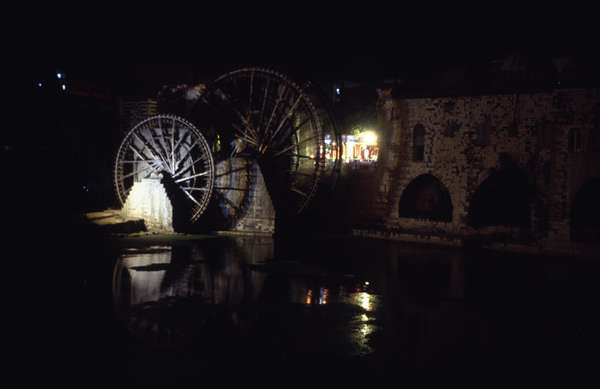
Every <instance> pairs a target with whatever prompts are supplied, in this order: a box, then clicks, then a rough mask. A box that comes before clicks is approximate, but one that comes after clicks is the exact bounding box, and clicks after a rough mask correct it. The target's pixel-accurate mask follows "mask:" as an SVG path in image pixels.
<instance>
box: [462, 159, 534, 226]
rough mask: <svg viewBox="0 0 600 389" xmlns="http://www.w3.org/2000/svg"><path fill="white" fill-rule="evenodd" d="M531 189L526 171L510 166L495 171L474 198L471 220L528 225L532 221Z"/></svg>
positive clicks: (474, 222)
mask: <svg viewBox="0 0 600 389" xmlns="http://www.w3.org/2000/svg"><path fill="white" fill-rule="evenodd" d="M530 194H531V190H530V187H529V182H528V179H527V176H526V175H525V173H523V172H522V171H520V170H519V169H517V168H507V169H502V170H500V171H496V172H494V173H492V174H491V175H490V176H489V177H488V178H486V179H485V181H483V182H482V183H481V185H480V186H479V188H478V189H477V191H476V192H475V194H474V195H473V197H472V198H471V204H470V206H469V219H468V224H469V225H470V226H473V227H475V228H479V227H485V226H515V227H525V226H527V225H528V224H529V216H530V212H529V211H530V210H529V208H530V206H529V203H530V201H529V199H530Z"/></svg>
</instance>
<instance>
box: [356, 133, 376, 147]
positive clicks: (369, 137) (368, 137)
mask: <svg viewBox="0 0 600 389" xmlns="http://www.w3.org/2000/svg"><path fill="white" fill-rule="evenodd" d="M359 137H360V139H361V140H362V142H363V143H365V144H366V145H369V146H374V145H376V144H377V134H376V133H375V132H373V131H365V132H363V133H362V134H360V135H359Z"/></svg>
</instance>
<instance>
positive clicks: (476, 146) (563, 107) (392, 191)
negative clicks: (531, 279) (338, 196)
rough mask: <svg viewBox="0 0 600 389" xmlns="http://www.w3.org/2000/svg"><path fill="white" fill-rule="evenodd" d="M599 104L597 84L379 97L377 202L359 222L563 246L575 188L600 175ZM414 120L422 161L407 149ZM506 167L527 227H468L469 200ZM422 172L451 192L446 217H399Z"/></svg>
mask: <svg viewBox="0 0 600 389" xmlns="http://www.w3.org/2000/svg"><path fill="white" fill-rule="evenodd" d="M599 107H600V90H599V89H586V90H584V89H572V90H555V91H553V92H546V93H529V94H503V95H488V96H463V97H441V98H394V97H392V96H391V94H390V93H387V94H385V93H384V94H381V98H380V101H379V102H378V117H379V123H380V130H381V136H380V139H381V152H380V159H379V162H378V164H379V165H378V172H377V175H376V178H375V179H374V182H373V183H372V187H371V191H372V192H371V196H372V197H373V199H374V200H375V201H374V202H373V204H372V205H371V206H370V207H369V208H364V209H363V210H362V211H363V214H364V217H363V220H362V223H361V224H362V226H361V228H362V229H363V230H365V229H378V230H383V231H396V232H398V233H400V234H405V233H413V234H425V235H430V236H440V235H446V236H460V237H465V236H474V235H475V236H481V235H487V236H496V237H498V236H499V235H503V236H504V237H505V238H506V237H508V239H512V240H518V239H521V240H524V241H526V242H527V244H534V243H535V244H543V245H549V244H552V245H568V244H569V242H570V237H569V235H570V234H569V225H570V209H571V207H572V206H573V204H572V202H573V198H574V196H575V193H577V191H578V190H579V189H580V188H581V187H582V186H583V185H584V184H585V183H586V182H588V181H589V180H590V179H592V178H594V177H599V176H600V152H599V150H598V149H597V147H596V146H594V142H597V141H595V139H597V134H598V131H600V126H599V123H600V120H599V117H600V113H599V112H600V108H599ZM417 126H423V127H424V129H425V152H424V158H423V160H422V161H419V160H415V152H414V150H413V130H414V129H415V127H417ZM573 129H576V130H573ZM570 131H577V132H578V133H579V136H580V146H579V147H576V146H575V145H573V144H571V145H570V144H569V143H570V141H569V138H570ZM571 138H572V135H571ZM571 143H573V139H571ZM507 163H509V164H511V167H512V168H514V169H515V171H517V170H518V171H520V172H522V173H523V174H524V176H526V177H527V181H528V186H529V187H530V189H531V192H530V195H529V196H528V198H527V203H528V210H529V215H528V220H529V223H528V225H527V226H523V225H521V226H518V227H514V226H511V227H506V226H500V225H498V226H487V227H485V228H474V227H472V226H470V223H469V221H470V217H471V216H472V215H469V210H470V206H471V205H472V204H471V203H472V201H473V198H474V196H475V195H476V193H477V191H478V190H480V188H481V187H482V184H483V183H484V182H485V181H486V179H488V178H489V177H490V176H493V175H494V174H497V173H498V172H502V171H503V169H505V168H506V164H507ZM422 175H431V176H433V177H435V178H436V179H437V180H439V182H441V183H442V185H443V186H444V187H445V188H446V189H447V190H448V193H449V195H450V198H451V202H452V218H451V220H450V221H433V220H430V219H427V218H421V219H419V218H405V217H400V216H399V214H400V210H399V204H400V199H401V198H402V196H403V194H404V191H405V189H406V188H407V187H408V186H409V184H410V183H411V182H413V180H415V179H416V178H417V177H419V176H422ZM494 177H496V176H494ZM363 232H364V231H363Z"/></svg>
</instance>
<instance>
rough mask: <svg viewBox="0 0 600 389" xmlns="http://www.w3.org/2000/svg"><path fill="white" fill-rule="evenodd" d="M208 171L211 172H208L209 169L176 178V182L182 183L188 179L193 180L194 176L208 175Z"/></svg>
mask: <svg viewBox="0 0 600 389" xmlns="http://www.w3.org/2000/svg"><path fill="white" fill-rule="evenodd" d="M208 173H209V172H208V171H206V172H202V173H198V174H194V175H191V176H187V177H183V178H180V179H178V180H175V182H176V183H180V182H184V181H188V180H191V179H192V178H196V177H202V176H205V175H207V174H208Z"/></svg>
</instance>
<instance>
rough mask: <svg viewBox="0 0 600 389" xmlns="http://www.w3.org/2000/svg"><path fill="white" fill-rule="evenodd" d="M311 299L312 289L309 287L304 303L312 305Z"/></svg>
mask: <svg viewBox="0 0 600 389" xmlns="http://www.w3.org/2000/svg"><path fill="white" fill-rule="evenodd" d="M311 300H312V290H310V289H308V290H307V291H306V299H305V300H304V303H305V304H306V305H310V303H311Z"/></svg>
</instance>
